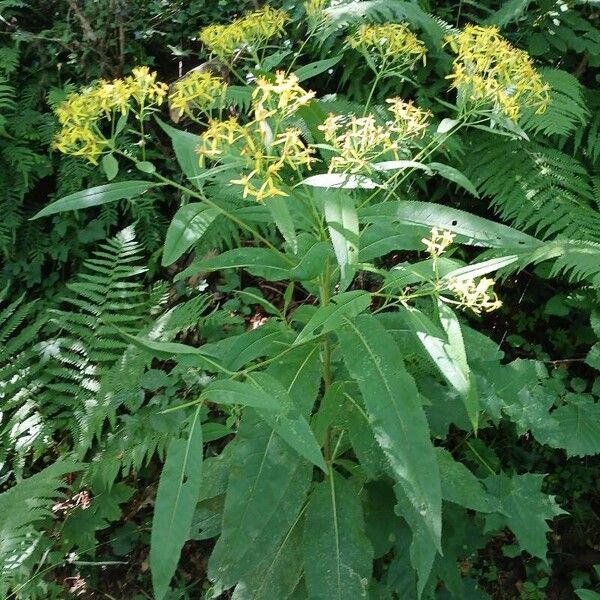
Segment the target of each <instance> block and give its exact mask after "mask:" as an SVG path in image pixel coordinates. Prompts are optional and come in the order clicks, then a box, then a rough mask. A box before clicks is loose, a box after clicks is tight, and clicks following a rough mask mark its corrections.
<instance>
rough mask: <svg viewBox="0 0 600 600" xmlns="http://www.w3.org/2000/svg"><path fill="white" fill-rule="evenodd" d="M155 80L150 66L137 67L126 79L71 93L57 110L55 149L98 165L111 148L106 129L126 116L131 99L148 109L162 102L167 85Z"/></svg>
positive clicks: (101, 82)
mask: <svg viewBox="0 0 600 600" xmlns="http://www.w3.org/2000/svg"><path fill="white" fill-rule="evenodd" d="M156 77H157V76H156V73H151V72H150V70H149V69H148V67H136V68H135V69H134V70H133V72H132V75H131V76H129V77H127V78H126V79H125V80H123V79H115V80H113V81H105V80H100V81H99V82H98V83H97V84H96V85H94V86H91V87H88V88H85V89H83V90H82V91H81V92H79V93H74V94H70V95H69V96H68V97H67V98H66V100H65V101H64V102H63V103H62V104H61V105H60V106H59V107H58V108H57V109H56V116H57V118H58V122H59V123H60V125H61V130H60V131H59V132H58V134H57V135H56V137H55V139H54V148H56V149H57V150H59V151H60V152H62V153H63V154H70V155H72V156H81V157H83V158H86V159H87V160H88V161H90V162H91V163H93V164H97V162H98V158H99V157H100V156H101V155H102V154H103V153H104V152H105V151H106V150H107V149H108V147H109V140H108V139H107V138H106V136H105V135H104V133H103V129H106V128H107V126H108V125H109V124H110V123H111V122H112V121H113V119H114V118H115V116H116V115H117V114H118V113H120V114H121V115H127V113H128V111H129V109H130V108H131V100H132V99H134V100H136V101H137V103H138V104H139V105H142V104H143V105H144V106H145V108H148V107H152V106H154V105H159V104H161V103H162V101H163V99H164V97H165V95H166V93H167V86H166V84H164V83H160V82H158V81H156Z"/></svg>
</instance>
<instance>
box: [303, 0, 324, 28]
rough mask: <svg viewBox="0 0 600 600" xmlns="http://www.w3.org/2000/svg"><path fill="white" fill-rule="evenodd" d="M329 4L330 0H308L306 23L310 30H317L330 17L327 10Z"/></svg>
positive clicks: (305, 4)
mask: <svg viewBox="0 0 600 600" xmlns="http://www.w3.org/2000/svg"><path fill="white" fill-rule="evenodd" d="M328 5H329V0H307V2H305V3H304V11H305V12H306V23H307V26H308V30H309V31H316V30H317V29H318V28H319V27H321V25H323V24H324V23H325V22H326V21H327V20H328V19H329V15H328V14H327V13H326V12H325V9H326V8H327V7H328Z"/></svg>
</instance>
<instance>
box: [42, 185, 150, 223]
mask: <svg viewBox="0 0 600 600" xmlns="http://www.w3.org/2000/svg"><path fill="white" fill-rule="evenodd" d="M157 185H158V184H156V183H152V182H150V181H135V180H133V181H119V182H117V183H107V184H106V185H100V186H98V187H94V188H90V189H89V190H82V191H81V192H75V193H74V194H70V195H69V196H65V197H64V198H61V199H60V200H57V201H56V202H52V204H49V205H48V206H46V208H42V210H40V212H38V213H37V214H36V215H35V216H34V217H32V218H31V220H32V221H33V220H34V219H40V218H41V217H47V216H49V215H55V214H57V213H61V212H66V211H68V210H77V209H80V208H90V207H92V206H100V205H101V204H108V203H109V202H116V201H117V200H124V199H129V198H135V197H136V196H141V195H142V194H143V193H144V192H146V191H148V190H149V189H150V188H153V187H157Z"/></svg>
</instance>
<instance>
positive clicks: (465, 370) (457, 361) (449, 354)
mask: <svg viewBox="0 0 600 600" xmlns="http://www.w3.org/2000/svg"><path fill="white" fill-rule="evenodd" d="M439 311H440V321H441V322H442V324H443V325H444V326H445V327H444V329H445V330H446V331H444V330H442V329H441V328H440V327H439V326H438V325H436V324H435V323H434V322H433V321H432V320H431V319H430V318H429V317H428V316H427V315H426V314H424V313H422V312H421V311H420V310H417V309H416V308H406V309H404V314H405V315H406V317H407V321H408V323H409V324H410V326H411V328H412V330H413V332H414V334H415V336H416V337H417V339H418V340H419V341H420V342H421V345H422V346H423V348H424V349H425V351H426V352H427V354H429V356H430V357H431V360H432V361H433V363H434V364H435V366H436V367H437V368H438V369H439V371H440V373H441V374H442V375H443V376H444V379H445V380H446V381H447V382H448V383H449V384H450V385H451V386H452V387H453V388H454V389H455V390H456V391H457V392H458V393H459V394H460V395H461V398H462V400H463V403H464V405H465V408H466V409H467V414H468V415H469V419H470V420H471V423H472V425H473V428H474V429H475V430H477V422H478V416H479V401H478V397H477V389H476V386H475V379H474V377H473V376H472V374H471V370H470V368H469V365H468V364H467V357H466V355H465V348H464V343H463V340H462V334H461V332H460V324H459V323H458V321H457V319H456V316H455V315H454V313H453V312H452V310H451V309H450V308H448V307H447V306H446V305H444V304H443V303H440V306H439ZM450 335H451V336H452V339H450Z"/></svg>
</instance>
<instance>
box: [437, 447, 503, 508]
mask: <svg viewBox="0 0 600 600" xmlns="http://www.w3.org/2000/svg"><path fill="white" fill-rule="evenodd" d="M435 452H436V457H437V461H438V465H439V468H440V477H441V480H442V497H443V498H444V500H447V501H448V502H453V503H454V504H458V505H460V506H464V507H465V508H470V509H471V510H476V511H477V512H482V513H491V512H501V511H502V507H501V505H500V502H499V501H498V499H497V498H494V497H493V496H490V495H489V494H488V493H487V492H486V490H485V488H484V487H483V483H482V482H481V481H479V479H477V477H475V475H473V473H471V471H469V469H467V467H465V466H464V465H463V464H462V463H459V462H457V461H456V460H454V458H453V457H452V454H450V452H448V451H447V450H445V449H444V448H436V449H435Z"/></svg>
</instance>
